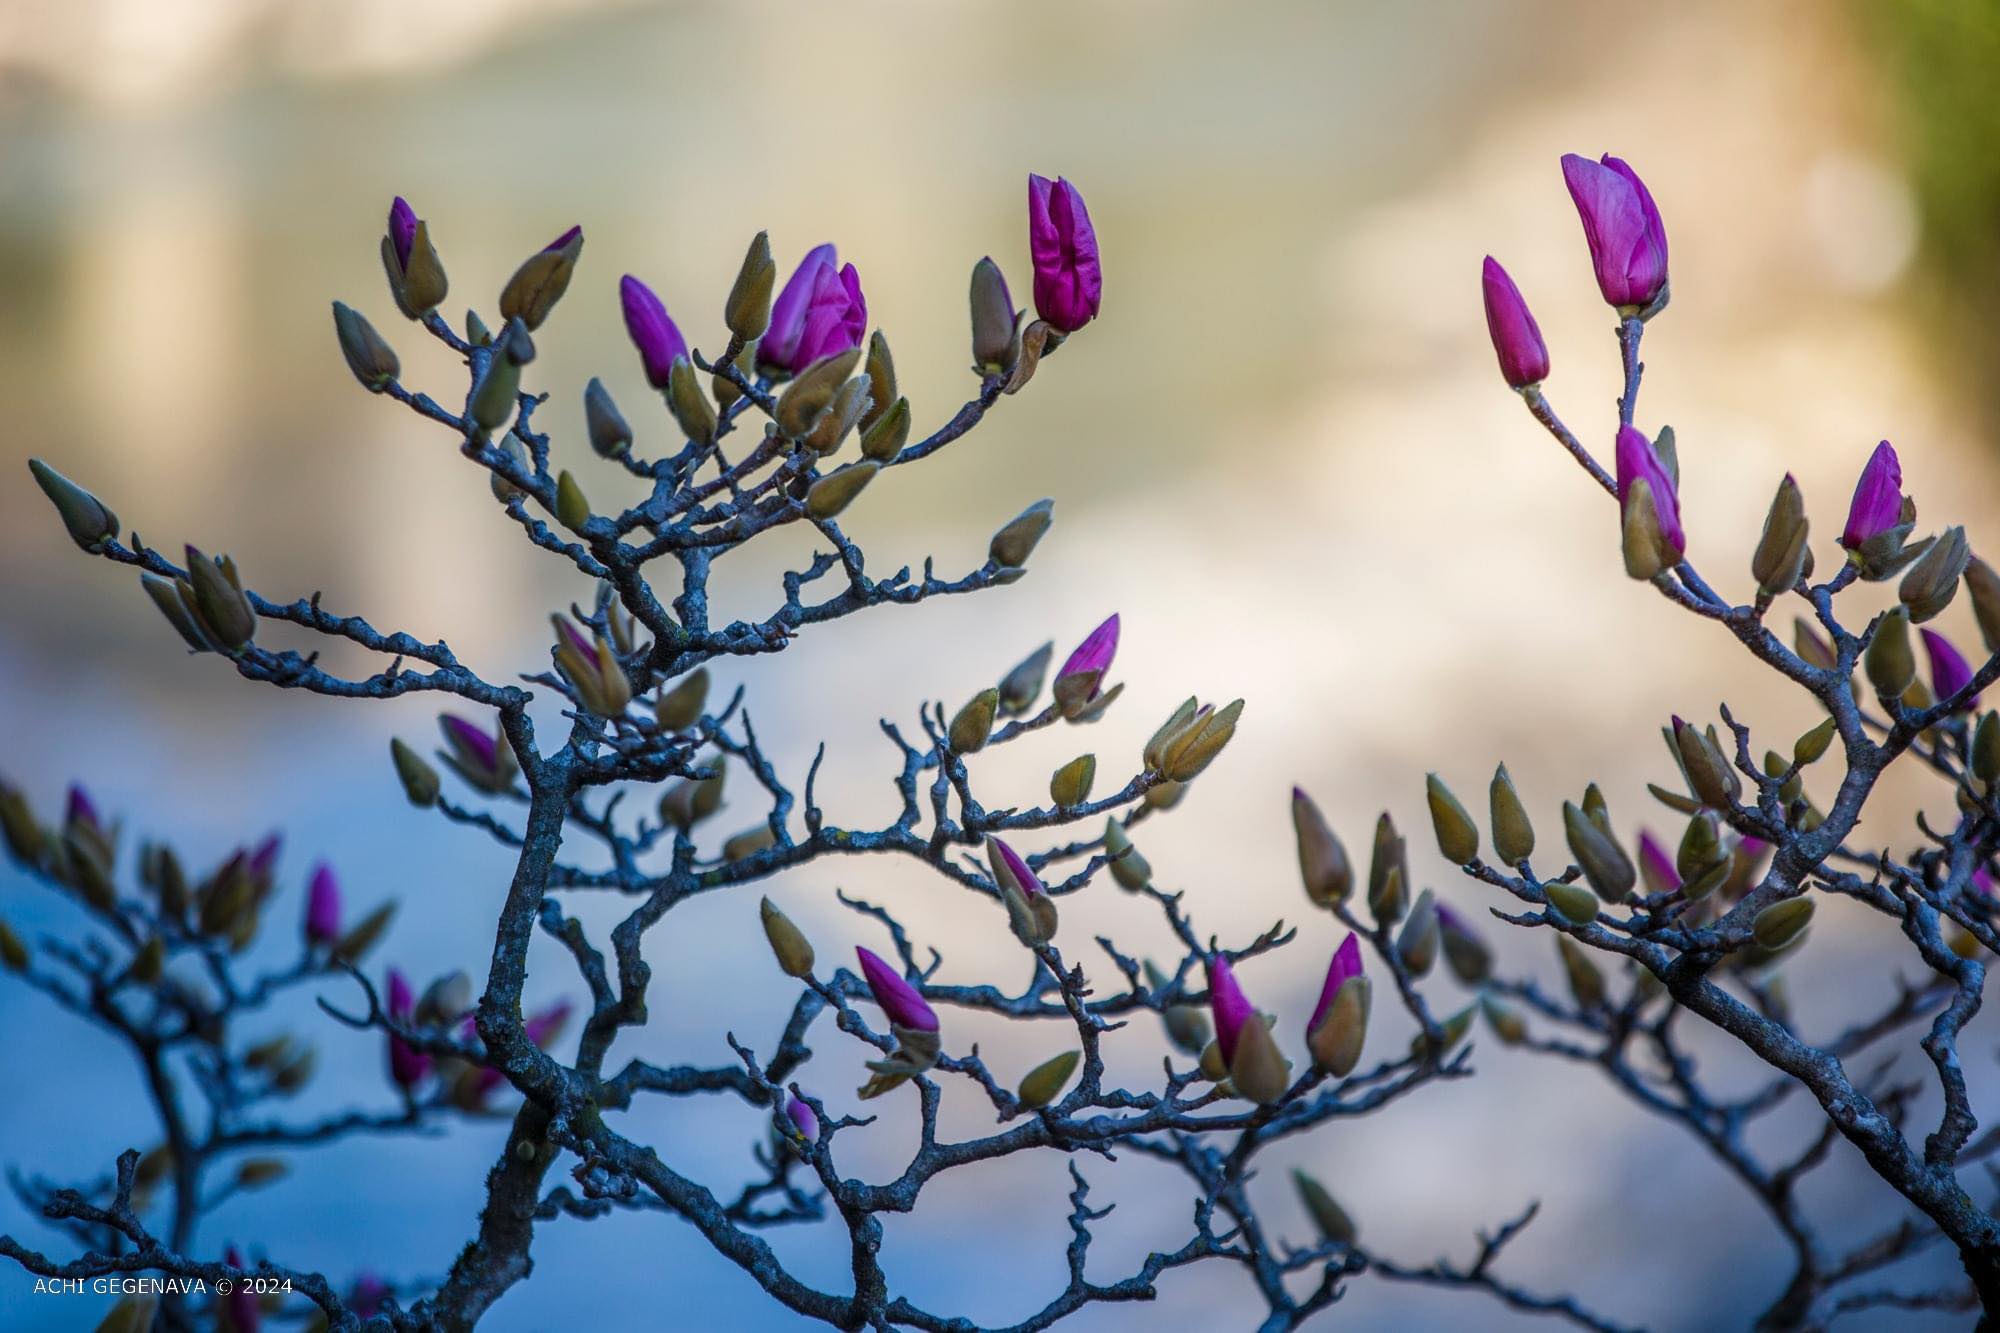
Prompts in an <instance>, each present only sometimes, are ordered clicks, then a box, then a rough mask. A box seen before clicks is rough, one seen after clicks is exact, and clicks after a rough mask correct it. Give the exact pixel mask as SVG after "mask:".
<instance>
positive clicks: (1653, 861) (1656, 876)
mask: <svg viewBox="0 0 2000 1333" xmlns="http://www.w3.org/2000/svg"><path fill="white" fill-rule="evenodd" d="M1639 871H1640V873H1641V874H1643V875H1644V876H1645V877H1646V887H1647V888H1648V889H1649V890H1651V891H1652V892H1654V893H1673V892H1674V891H1676V890H1677V889H1679V888H1680V886H1681V872H1680V871H1679V870H1678V869H1677V868H1676V867H1675V865H1674V856H1673V853H1672V852H1669V851H1668V850H1667V849H1666V847H1665V846H1664V845H1662V844H1661V842H1660V840H1659V839H1658V838H1655V837H1654V836H1653V835H1652V834H1651V833H1649V832H1647V831H1646V830H1644V829H1641V830H1640V831H1639Z"/></svg>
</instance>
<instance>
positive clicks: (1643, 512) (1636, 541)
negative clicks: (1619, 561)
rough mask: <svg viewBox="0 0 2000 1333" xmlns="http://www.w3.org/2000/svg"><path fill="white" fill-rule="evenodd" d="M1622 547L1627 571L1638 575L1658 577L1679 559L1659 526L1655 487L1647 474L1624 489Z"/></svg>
mask: <svg viewBox="0 0 2000 1333" xmlns="http://www.w3.org/2000/svg"><path fill="white" fill-rule="evenodd" d="M1621 531H1622V547H1623V550H1624V553H1625V572H1626V573H1627V574H1629V575H1631V576H1632V577H1633V578H1635V579H1652V578H1657V577H1658V576H1659V574H1660V572H1661V571H1662V570H1666V569H1671V568H1673V566H1674V565H1675V564H1676V563H1678V561H1677V560H1675V559H1673V558H1671V557H1672V556H1673V554H1674V553H1673V551H1672V550H1671V548H1670V547H1669V546H1668V543H1667V538H1666V536H1665V534H1664V532H1663V531H1662V530H1661V527H1660V518H1659V513H1658V511H1657V510H1655V509H1654V507H1653V488H1652V485H1651V484H1650V483H1649V482H1648V481H1647V480H1646V479H1645V478H1644V477H1639V478H1637V479H1636V480H1634V481H1633V482H1632V484H1631V486H1630V487H1629V488H1627V490H1626V492H1625V508H1624V524H1623V528H1622V529H1621Z"/></svg>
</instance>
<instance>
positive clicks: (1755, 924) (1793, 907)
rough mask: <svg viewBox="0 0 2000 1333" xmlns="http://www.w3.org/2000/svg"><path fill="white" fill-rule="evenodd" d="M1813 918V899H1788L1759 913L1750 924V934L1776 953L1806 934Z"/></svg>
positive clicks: (1773, 904)
mask: <svg viewBox="0 0 2000 1333" xmlns="http://www.w3.org/2000/svg"><path fill="white" fill-rule="evenodd" d="M1812 916H1813V900H1812V899H1811V898H1806V897H1799V898H1787V899H1785V900H1784V901H1783V902H1780V903H1772V904H1771V905H1770V906H1769V907H1767V908H1765V909H1764V910H1763V911H1761V912H1759V913H1757V919H1756V920H1755V921H1752V922H1751V923H1750V934H1751V935H1752V936H1753V937H1754V938H1755V939H1756V941H1757V943H1758V944H1760V945H1762V946H1763V947H1764V948H1766V949H1769V950H1770V951H1771V952H1772V953H1776V952H1777V951H1778V950H1780V949H1782V948H1784V947H1785V946H1786V945H1788V944H1792V943H1794V942H1795V941H1797V940H1798V938H1799V936H1800V935H1802V934H1804V933H1805V929H1806V927H1807V926H1808V925H1810V924H1811V923H1812Z"/></svg>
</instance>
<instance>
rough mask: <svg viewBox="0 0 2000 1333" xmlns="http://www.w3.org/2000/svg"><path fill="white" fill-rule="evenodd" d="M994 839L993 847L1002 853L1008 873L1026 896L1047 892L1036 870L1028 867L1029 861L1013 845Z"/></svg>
mask: <svg viewBox="0 0 2000 1333" xmlns="http://www.w3.org/2000/svg"><path fill="white" fill-rule="evenodd" d="M992 841H993V849H994V850H995V851H996V852H998V853H999V854H1000V860H1001V861H1002V862H1003V863H1004V864H1005V865H1006V867H1007V873H1008V874H1010V875H1012V876H1013V877H1014V883H1015V884H1016V885H1017V886H1018V887H1019V888H1020V890H1021V893H1022V895H1023V896H1024V897H1028V898H1032V897H1034V896H1035V895H1036V894H1038V893H1046V892H1047V890H1046V889H1044V888H1043V887H1042V881H1041V880H1040V879H1038V878H1037V877H1036V875H1035V872H1034V871H1032V870H1030V869H1029V868H1028V863H1027V862H1026V861H1023V860H1022V859H1021V858H1020V856H1019V854H1018V853H1016V852H1015V851H1014V849H1013V848H1012V847H1009V846H1008V845H1007V844H1006V843H1004V842H1002V841H1001V840H1000V839H998V838H994V839H993V840H992ZM1002 887H1004V886H1002Z"/></svg>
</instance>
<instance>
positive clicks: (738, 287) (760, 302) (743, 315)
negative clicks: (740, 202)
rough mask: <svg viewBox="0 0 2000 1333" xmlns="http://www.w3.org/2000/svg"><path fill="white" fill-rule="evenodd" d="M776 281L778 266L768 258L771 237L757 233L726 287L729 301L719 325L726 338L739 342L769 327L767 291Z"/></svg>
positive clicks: (723, 308) (759, 336) (769, 303)
mask: <svg viewBox="0 0 2000 1333" xmlns="http://www.w3.org/2000/svg"><path fill="white" fill-rule="evenodd" d="M777 280H778V266H777V264H775V263H774V262H772V259H771V237H770V234H769V233H768V232H761V231H760V232H758V233H757V234H756V236H754V237H752V238H751V241H750V248H749V250H747V251H745V252H744V255H743V267H741V268H739V269H738V270H736V281H735V282H734V283H732V284H730V288H729V300H728V301H727V302H726V303H725V304H724V305H723V307H722V322H723V324H724V325H725V326H727V327H728V329H729V336H730V337H732V338H735V339H737V340H739V341H741V342H749V341H750V340H751V339H752V338H761V337H763V336H764V330H765V329H768V328H770V327H771V289H772V287H773V286H774V285H776V283H777Z"/></svg>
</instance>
